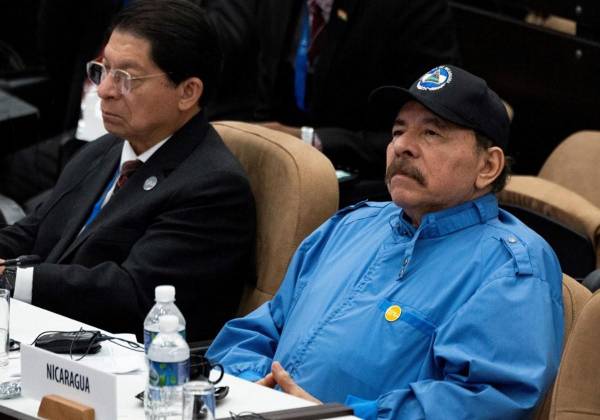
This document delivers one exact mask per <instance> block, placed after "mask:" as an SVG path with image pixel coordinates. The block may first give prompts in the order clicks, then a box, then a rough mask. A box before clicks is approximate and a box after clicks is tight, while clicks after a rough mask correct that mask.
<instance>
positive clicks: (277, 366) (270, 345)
mask: <svg viewBox="0 0 600 420" xmlns="http://www.w3.org/2000/svg"><path fill="white" fill-rule="evenodd" d="M370 102H371V106H372V108H373V109H375V110H377V111H378V115H383V116H386V117H387V116H389V117H390V122H391V121H392V120H393V129H392V139H391V142H390V144H389V146H388V148H387V173H386V182H387V185H388V188H389V191H390V195H391V197H392V199H393V202H389V203H374V202H363V203H359V204H357V205H355V206H352V207H349V208H346V209H343V210H340V211H339V212H338V213H337V214H336V215H335V216H333V217H332V218H331V219H330V220H329V221H327V222H326V223H325V224H324V225H323V226H321V227H320V228H319V229H317V230H316V231H315V232H314V233H313V234H312V235H310V236H309V237H308V238H307V239H306V240H305V241H304V242H303V243H302V245H301V246H300V248H299V249H298V251H297V252H296V254H295V256H294V258H293V260H292V261H291V263H290V266H289V269H288V272H287V274H286V276H285V278H284V280H283V283H282V285H281V288H280V290H279V291H278V293H277V294H276V295H275V297H274V298H273V300H272V301H270V302H267V303H265V304H264V305H263V306H261V307H259V308H258V309H257V310H255V311H254V312H252V313H251V314H249V315H247V316H246V317H244V318H240V319H235V320H233V321H230V322H229V323H228V324H226V326H225V327H224V328H223V330H222V331H221V333H220V334H219V335H218V337H217V339H216V340H215V342H214V343H213V345H212V346H211V348H210V349H209V352H208V357H210V358H211V359H215V360H216V361H219V362H221V363H222V364H223V365H224V366H225V369H226V371H227V372H229V373H231V374H233V375H236V376H239V377H241V378H245V379H248V380H252V381H258V382H259V383H261V384H263V385H266V386H276V385H278V386H279V387H280V388H281V389H282V390H283V391H285V392H288V393H291V394H294V395H297V396H300V397H303V398H307V399H311V400H314V401H325V402H330V401H340V402H345V403H346V404H348V405H350V406H352V407H353V408H354V410H355V413H356V414H357V415H358V416H361V417H364V418H407V419H417V418H445V419H458V418H478V419H481V418H502V419H507V418H521V417H524V416H527V415H528V414H531V413H532V410H533V409H534V408H535V406H536V404H537V403H538V401H539V400H540V399H541V398H542V397H543V395H544V393H545V392H546V391H547V389H548V387H549V386H550V384H551V383H552V381H553V378H554V376H555V374H556V371H557V369H558V364H559V360H560V353H561V346H562V339H563V307H562V289H561V278H562V276H561V269H560V266H559V264H558V261H557V259H556V256H555V254H554V252H553V251H552V249H551V248H550V247H549V246H548V244H547V243H546V242H544V240H543V239H541V238H540V237H539V236H538V235H537V234H535V233H534V232H533V231H531V230H530V229H528V228H527V227H526V226H525V225H523V224H522V223H521V222H520V221H519V220H517V219H516V218H515V217H514V216H512V215H511V214H509V213H507V212H505V211H503V210H500V209H499V208H498V202H497V200H496V197H495V196H494V193H495V192H497V191H499V190H501V189H502V188H503V186H504V183H505V182H506V175H507V168H506V164H505V157H504V153H503V148H504V147H506V144H507V141H508V137H509V121H508V117H507V114H506V110H505V108H504V106H503V104H502V101H501V100H500V99H499V98H498V96H497V95H496V94H495V93H494V92H493V91H492V90H491V89H489V88H488V86H487V84H486V83H485V81H484V80H482V79H480V78H478V77H476V76H474V75H472V74H470V73H468V72H466V71H464V70H462V69H460V68H457V67H454V66H449V65H448V66H440V67H436V68H434V69H433V70H431V71H429V72H427V73H426V74H425V75H423V76H422V77H421V78H419V79H418V80H417V81H416V82H415V83H413V85H412V86H411V88H410V89H408V90H406V89H402V88H399V87H394V86H387V87H383V88H379V89H377V90H376V91H374V92H373V94H372V95H371V101H370Z"/></svg>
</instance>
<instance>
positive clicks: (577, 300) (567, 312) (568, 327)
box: [534, 274, 592, 420]
mask: <svg viewBox="0 0 600 420" xmlns="http://www.w3.org/2000/svg"><path fill="white" fill-rule="evenodd" d="M562 289H563V306H564V325H565V333H564V338H563V343H567V342H568V339H569V337H570V336H571V334H572V333H573V327H574V324H575V319H576V318H577V317H578V316H579V314H580V313H581V311H582V310H583V307H584V306H585V304H586V303H587V301H588V300H589V299H590V297H591V296H592V293H591V292H590V291H589V290H588V289H586V288H585V287H583V286H582V285H581V284H579V283H578V282H577V281H575V280H574V279H573V278H571V277H569V276H567V275H566V274H563V287H562ZM565 352H566V348H565V350H563V357H562V359H563V360H564V357H565V356H564V355H565ZM562 363H563V362H562V361H561V366H562ZM561 369H562V367H561ZM557 382H558V379H557ZM557 386H558V385H557V383H555V384H554V385H553V386H552V388H551V389H550V390H548V392H547V393H546V397H545V398H544V400H543V401H542V402H541V403H540V404H539V405H538V409H537V411H536V414H535V417H534V418H535V419H536V420H546V419H548V418H550V417H549V415H550V407H551V403H552V394H553V389H554V388H555V387H557Z"/></svg>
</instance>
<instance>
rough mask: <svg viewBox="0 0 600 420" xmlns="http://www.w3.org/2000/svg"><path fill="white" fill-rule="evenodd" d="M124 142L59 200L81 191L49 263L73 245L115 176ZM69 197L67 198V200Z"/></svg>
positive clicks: (96, 163) (106, 154)
mask: <svg viewBox="0 0 600 420" xmlns="http://www.w3.org/2000/svg"><path fill="white" fill-rule="evenodd" d="M122 145H123V142H118V143H116V144H115V145H113V146H112V147H110V148H109V149H108V150H107V152H106V153H105V154H104V156H103V157H102V158H101V159H98V160H97V161H96V162H95V163H94V164H93V165H91V166H90V169H89V170H88V171H87V173H86V174H85V175H84V176H82V177H81V181H80V182H79V183H77V184H75V186H74V187H73V188H71V189H70V190H69V191H67V192H66V193H65V194H63V196H61V197H60V198H59V199H58V200H64V199H68V195H69V194H70V193H71V192H72V191H73V190H74V189H77V188H78V189H79V191H80V192H78V193H77V198H76V199H73V200H72V203H69V204H70V209H71V212H72V213H71V214H69V216H68V219H69V222H68V224H65V231H64V233H63V234H62V235H61V238H60V240H59V241H58V243H57V244H56V246H55V247H54V248H53V249H52V252H51V253H50V254H49V255H48V258H47V261H48V262H55V261H57V260H58V259H59V257H60V256H61V254H63V252H64V250H65V249H66V248H67V247H68V246H69V244H71V243H73V241H74V240H75V239H76V237H77V235H78V234H79V231H80V230H81V228H82V227H83V224H84V223H85V221H86V220H87V218H88V217H89V215H90V213H91V211H92V208H93V206H94V204H95V202H96V201H97V200H98V198H99V197H100V195H101V194H102V193H103V192H104V190H105V188H106V187H107V185H108V183H109V182H110V180H111V179H112V177H113V176H114V174H115V171H116V168H117V165H118V163H119V159H120V156H121V149H122ZM65 197H67V198H65Z"/></svg>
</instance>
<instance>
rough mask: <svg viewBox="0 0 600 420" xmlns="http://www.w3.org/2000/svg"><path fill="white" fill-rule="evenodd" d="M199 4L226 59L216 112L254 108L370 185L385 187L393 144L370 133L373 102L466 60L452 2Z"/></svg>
mask: <svg viewBox="0 0 600 420" xmlns="http://www.w3.org/2000/svg"><path fill="white" fill-rule="evenodd" d="M202 2H203V4H204V5H205V6H206V7H207V9H208V11H209V15H210V17H211V19H212V20H213V21H214V22H215V26H216V28H217V31H218V32H219V37H220V39H221V40H222V45H223V48H224V49H225V57H226V60H225V68H224V78H223V82H224V83H222V84H221V86H220V90H219V92H218V95H217V100H216V101H215V102H214V103H213V102H211V103H210V104H209V112H210V113H211V114H212V115H214V116H215V117H218V118H229V117H230V115H233V116H236V117H238V116H241V117H244V113H243V112H242V110H240V109H239V105H241V104H248V103H249V102H250V106H251V107H252V109H251V110H250V112H249V113H247V114H249V115H248V116H249V118H250V119H254V120H256V121H263V122H267V123H268V126H270V127H272V128H275V129H278V130H282V131H286V132H288V133H290V134H292V135H295V136H296V137H301V129H300V128H301V126H307V128H309V129H308V130H304V132H305V135H308V138H305V140H306V141H312V142H313V143H314V144H315V145H316V146H318V147H319V148H320V149H321V150H322V151H323V152H324V153H325V154H326V155H327V157H329V158H330V159H331V160H332V161H333V163H334V164H335V165H336V166H337V167H340V168H350V169H351V170H356V171H359V172H360V174H361V175H362V177H363V178H371V179H373V178H374V179H377V180H382V179H383V175H384V173H385V160H384V159H383V156H385V149H386V146H387V144H388V142H389V133H388V132H387V126H385V127H384V128H383V129H381V130H378V129H377V128H378V127H373V126H370V125H369V123H368V118H367V117H368V115H367V97H368V95H369V92H371V90H373V89H374V88H376V87H378V86H382V85H399V86H407V85H410V83H412V81H413V80H414V79H416V78H417V77H418V76H419V75H421V74H422V73H424V72H425V71H426V70H428V69H430V68H432V67H434V66H435V65H438V64H440V63H450V64H452V63H457V62H458V60H459V58H458V55H459V53H458V45H457V41H456V36H455V33H454V27H453V22H452V19H451V15H450V10H449V7H448V4H447V1H446V0H429V1H423V0H335V1H334V0H254V1H252V0H202ZM303 42H305V44H303ZM248 44H250V45H248ZM302 45H304V46H305V48H304V50H305V51H304V52H303V51H302V50H303V48H301V47H302ZM253 64H254V65H253ZM303 66H306V68H305V69H304V70H302V68H303ZM255 67H256V68H255ZM248 84H250V85H254V93H252V92H253V91H252V86H248ZM242 95H243V97H240V96H242ZM252 95H254V97H252ZM302 95H303V97H304V101H303V102H304V105H303V106H302V105H301V104H299V102H301V101H300V96H302ZM248 98H251V100H250V101H249V100H248ZM236 105H237V106H236ZM310 128H313V130H312V131H311V130H310ZM310 133H313V134H316V136H315V137H313V138H311V134H310ZM380 184H381V190H382V191H385V185H384V183H383V181H381V182H380Z"/></svg>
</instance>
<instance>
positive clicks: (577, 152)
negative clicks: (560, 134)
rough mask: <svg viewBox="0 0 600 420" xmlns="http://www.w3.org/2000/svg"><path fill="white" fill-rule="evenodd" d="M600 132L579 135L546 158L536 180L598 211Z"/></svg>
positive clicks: (580, 133) (559, 146)
mask: <svg viewBox="0 0 600 420" xmlns="http://www.w3.org/2000/svg"><path fill="white" fill-rule="evenodd" d="M598 168H600V131H579V132H577V133H575V134H573V135H571V136H569V137H567V138H566V139H565V140H564V141H563V142H562V143H560V144H559V145H558V146H557V147H556V148H555V149H554V151H553V152H552V153H551V154H550V156H549V157H548V159H546V162H545V163H544V165H543V166H542V169H541V170H540V173H539V176H540V177H541V178H544V179H548V180H550V181H553V182H555V183H557V184H559V185H562V186H563V187H565V188H567V189H569V190H572V191H575V192H576V193H578V194H579V195H581V196H582V197H583V198H585V199H587V200H589V201H590V202H592V203H593V204H594V205H596V206H597V207H600V176H599V175H600V172H599V171H598Z"/></svg>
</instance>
